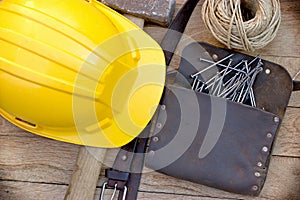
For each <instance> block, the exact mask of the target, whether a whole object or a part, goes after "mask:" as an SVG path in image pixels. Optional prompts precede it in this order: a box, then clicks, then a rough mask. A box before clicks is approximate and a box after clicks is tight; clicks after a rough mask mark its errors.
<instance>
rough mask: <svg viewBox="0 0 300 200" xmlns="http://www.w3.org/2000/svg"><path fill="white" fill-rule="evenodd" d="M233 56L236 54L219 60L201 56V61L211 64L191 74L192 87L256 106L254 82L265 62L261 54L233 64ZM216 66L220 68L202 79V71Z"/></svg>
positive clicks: (195, 89)
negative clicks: (260, 56) (205, 78)
mask: <svg viewBox="0 0 300 200" xmlns="http://www.w3.org/2000/svg"><path fill="white" fill-rule="evenodd" d="M233 56H234V54H230V55H228V56H227V57H225V58H223V59H220V60H219V61H217V62H214V61H211V60H206V59H203V58H200V61H201V62H206V63H209V64H210V65H209V66H208V67H206V68H204V69H202V70H201V71H198V72H196V73H194V74H192V75H191V78H192V79H193V81H192V89H193V90H194V91H196V92H204V93H207V94H210V95H213V96H217V97H221V98H226V99H229V100H231V101H234V102H239V103H243V104H247V105H251V106H253V107H256V101H255V94H254V92H253V84H254V82H255V79H256V77H257V75H258V74H259V73H260V72H261V71H262V70H263V68H262V66H263V63H262V61H261V59H260V58H259V56H256V57H255V58H254V59H252V60H246V59H244V60H240V61H239V62H236V61H235V63H237V64H235V65H233V66H232V63H233V59H232V57H233ZM214 67H217V68H218V70H217V73H216V74H213V75H212V77H210V78H209V79H208V80H206V81H204V80H202V78H201V77H202V76H201V75H202V73H207V71H208V70H211V69H213V68H214Z"/></svg>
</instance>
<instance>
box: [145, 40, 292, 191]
mask: <svg viewBox="0 0 300 200" xmlns="http://www.w3.org/2000/svg"><path fill="white" fill-rule="evenodd" d="M199 45H200V46H199ZM185 51H186V52H183V54H184V53H186V54H187V55H189V56H190V58H189V56H187V55H186V57H185V60H184V61H182V63H181V66H180V69H179V72H180V73H178V74H180V76H181V78H178V74H177V79H176V82H175V83H173V84H169V85H166V88H165V94H164V97H163V100H162V102H161V107H160V108H159V110H158V118H157V121H156V122H155V130H154V133H153V136H152V139H151V142H150V146H149V148H148V153H147V156H146V166H147V167H149V168H151V169H154V170H156V171H159V172H162V173H164V174H167V175H170V176H174V177H177V178H181V179H185V180H189V181H192V182H196V183H200V184H204V185H207V186H211V187H215V188H219V189H223V190H226V191H229V192H234V193H239V194H247V195H258V194H259V193H260V191H261V189H262V187H263V185H264V182H265V179H266V176H267V172H268V166H269V161H270V158H271V150H272V146H273V143H274V139H275V137H276V134H277V132H278V129H279V126H280V123H281V120H282V118H283V115H284V112H285V109H286V106H287V103H288V100H289V98H290V94H291V91H292V80H291V78H290V76H289V74H288V73H287V72H286V71H285V70H284V69H283V68H282V67H281V66H279V65H276V64H274V63H271V62H268V61H264V70H266V69H269V70H270V71H271V72H272V73H271V74H265V73H261V74H260V75H259V76H258V77H257V80H256V82H255V85H254V92H255V95H256V99H257V108H254V107H251V106H248V105H244V104H241V103H235V102H232V101H229V100H227V99H224V98H220V97H215V96H211V95H208V94H204V93H197V92H194V91H193V90H191V89H190V88H188V86H190V84H191V82H192V80H191V79H190V74H191V73H194V71H198V70H199V68H197V67H195V65H194V64H193V62H194V61H192V60H189V59H194V56H193V55H192V54H193V53H192V52H194V53H195V52H197V55H198V58H199V56H201V54H207V53H209V54H210V55H212V54H216V55H217V56H218V57H219V58H222V57H225V56H226V55H228V53H231V52H229V51H227V50H224V49H220V48H216V47H213V46H210V45H208V44H205V43H196V44H191V45H190V46H188V47H187V48H186V49H185ZM237 55H238V56H242V57H244V58H245V57H249V56H247V55H244V54H239V53H237ZM250 58H252V57H250ZM195 68H197V69H195ZM193 70H194V71H193ZM182 77H183V78H182ZM184 78H185V80H186V81H187V83H184V81H181V80H182V79H184Z"/></svg>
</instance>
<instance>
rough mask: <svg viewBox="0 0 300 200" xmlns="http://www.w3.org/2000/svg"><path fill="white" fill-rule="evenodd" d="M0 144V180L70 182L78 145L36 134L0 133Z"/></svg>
mask: <svg viewBox="0 0 300 200" xmlns="http://www.w3.org/2000/svg"><path fill="white" fill-rule="evenodd" d="M20 134H23V133H20ZM0 143H1V146H0V152H1V153H0V179H4V180H19V181H31V182H46V183H57V184H66V183H68V182H69V181H70V176H71V174H72V171H73V169H74V163H75V161H76V156H77V154H78V146H76V145H72V144H67V143H63V142H59V141H54V140H50V139H46V138H43V137H39V136H35V137H17V136H0Z"/></svg>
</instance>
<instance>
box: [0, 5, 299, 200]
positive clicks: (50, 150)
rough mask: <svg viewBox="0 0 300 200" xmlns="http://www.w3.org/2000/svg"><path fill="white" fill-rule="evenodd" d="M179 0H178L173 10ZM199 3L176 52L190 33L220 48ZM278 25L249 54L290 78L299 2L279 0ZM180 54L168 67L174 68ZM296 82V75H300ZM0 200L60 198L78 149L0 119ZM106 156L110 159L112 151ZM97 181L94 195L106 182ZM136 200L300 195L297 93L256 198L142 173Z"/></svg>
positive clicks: (295, 67)
mask: <svg viewBox="0 0 300 200" xmlns="http://www.w3.org/2000/svg"><path fill="white" fill-rule="evenodd" d="M183 2H184V0H178V1H177V4H178V6H177V7H178V8H179V7H180V6H181V5H182V3H183ZM201 4H202V1H201V2H200V3H199V5H198V6H197V8H196V10H195V11H194V13H193V16H192V19H191V20H190V22H189V25H188V27H187V30H186V32H185V34H186V36H187V37H185V38H184V39H183V40H182V41H181V42H180V44H179V48H178V49H177V53H180V52H181V50H182V48H183V47H184V46H185V45H186V44H187V41H189V40H190V39H189V38H188V37H192V38H193V39H194V40H197V41H205V42H208V43H211V44H213V45H217V46H221V47H222V45H221V44H220V43H218V42H217V41H216V40H215V39H214V38H213V36H212V35H211V34H210V32H209V31H208V30H207V29H206V28H205V26H204V24H203V22H202V21H201V19H200V9H201ZM281 10H282V23H281V26H280V29H279V32H278V35H277V37H276V38H275V40H274V41H273V42H272V43H271V44H269V45H268V46H267V47H265V48H264V49H263V50H260V51H258V52H254V53H253V55H255V54H260V55H261V57H262V58H263V59H267V60H270V61H272V62H275V63H278V64H281V65H282V66H285V67H286V69H287V70H288V71H289V72H290V74H291V75H292V76H294V75H295V74H296V73H297V72H298V71H299V70H300V1H298V0H282V1H281ZM146 31H147V32H148V33H149V34H150V35H151V36H152V37H153V38H155V39H156V40H158V41H160V40H161V38H162V36H163V34H164V30H163V29H162V28H159V27H157V26H154V25H147V26H146ZM178 63H179V56H176V57H175V58H174V59H173V61H172V63H171V65H172V67H174V68H176V67H178ZM299 80H300V79H299ZM0 144H1V145H0V200H7V199H9V200H33V199H34V200H36V199H38V200H44V199H45V200H51V199H55V200H60V199H63V198H64V195H65V192H66V190H67V186H68V184H69V181H70V177H71V174H72V171H73V169H74V168H75V167H76V166H74V164H75V161H76V156H77V154H78V150H79V147H78V146H76V145H72V144H66V143H62V142H58V141H54V140H50V139H46V138H43V137H39V136H36V135H33V134H31V133H27V132H25V131H23V130H21V129H19V128H17V127H15V126H14V125H12V124H10V123H9V122H7V121H6V120H4V119H3V118H0ZM113 153H115V152H114V151H111V152H110V153H108V155H107V158H106V160H108V161H107V162H109V160H110V162H111V159H112V157H113V156H112V154H113ZM101 174H102V176H101V177H100V179H99V183H98V187H97V194H96V196H95V199H98V198H99V193H100V190H101V189H100V188H101V185H102V183H103V181H104V180H105V179H104V177H103V171H102V173H101ZM139 199H204V200H208V199H211V200H215V199H278V200H282V199H289V200H291V199H295V200H296V199H300V92H297V93H294V94H293V95H292V98H291V101H290V102H289V106H288V108H287V111H286V116H285V119H284V121H283V124H282V126H281V129H280V132H279V134H278V137H277V139H276V142H275V145H274V150H273V153H272V159H271V163H270V169H269V175H268V177H267V181H266V183H265V186H264V189H263V191H262V192H261V195H260V196H259V197H255V198H254V197H249V196H243V195H236V194H232V193H228V192H224V191H221V190H217V189H213V188H209V187H206V186H203V185H199V184H195V183H191V182H188V181H184V180H179V179H176V178H172V177H169V176H166V175H162V174H159V173H157V172H151V173H146V174H144V175H143V177H142V181H141V186H140V192H139Z"/></svg>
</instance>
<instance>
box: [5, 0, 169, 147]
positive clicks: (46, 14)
mask: <svg viewBox="0 0 300 200" xmlns="http://www.w3.org/2000/svg"><path fill="white" fill-rule="evenodd" d="M0 19H1V20H0V47H1V50H0V114H1V115H2V116H3V117H4V118H6V119H7V120H9V121H10V122H12V123H13V124H15V125H17V126H19V127H21V128H23V129H25V130H27V131H29V132H32V133H36V134H38V135H41V136H45V137H48V138H52V139H55V140H60V141H64V142H70V143H74V144H81V145H88V146H96V147H105V148H112V147H119V146H122V145H124V144H126V143H128V142H130V141H131V140H132V139H133V138H134V137H136V136H137V135H138V134H139V133H140V132H141V131H142V130H143V129H144V127H145V126H146V125H147V124H148V122H149V121H150V119H151V118H152V116H153V114H154V111H155V109H156V106H157V105H158V103H159V101H160V98H161V95H162V92H163V86H164V81H165V59H164V55H163V52H162V49H161V48H160V47H159V45H158V44H157V43H156V42H155V41H154V40H153V39H152V38H151V37H150V36H148V35H147V34H146V33H144V32H143V31H142V30H141V29H139V28H138V27H137V26H136V25H134V24H133V23H132V22H130V21H129V20H127V19H126V18H124V17H123V16H121V15H119V14H118V13H116V12H115V11H113V10H111V9H109V8H108V7H106V6H105V5H103V4H101V3H99V2H97V1H94V0H90V1H85V0H64V1H58V0H47V1H38V0H2V1H0Z"/></svg>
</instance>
